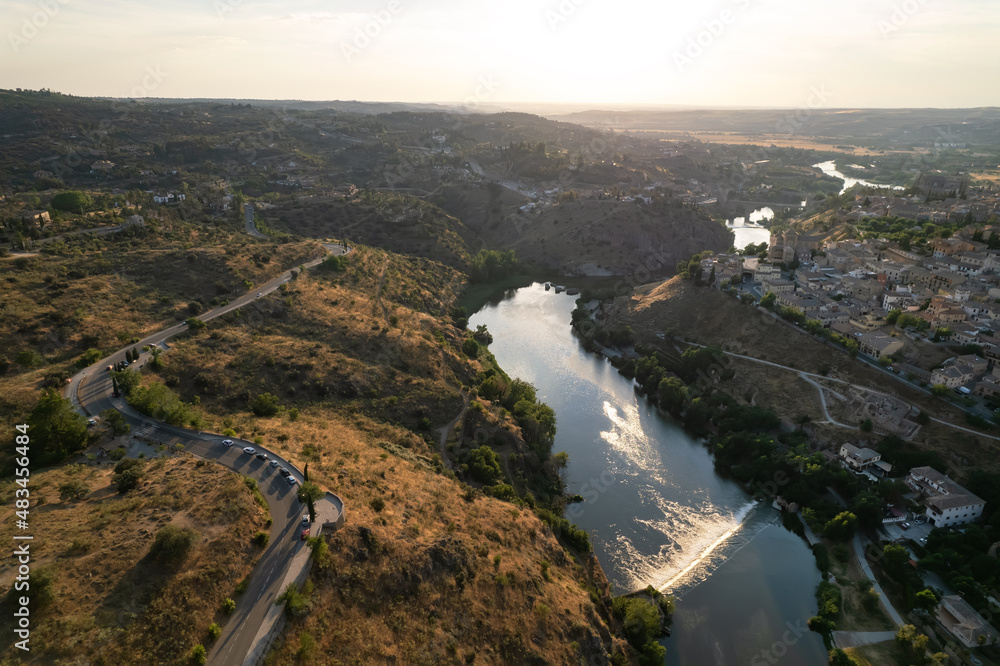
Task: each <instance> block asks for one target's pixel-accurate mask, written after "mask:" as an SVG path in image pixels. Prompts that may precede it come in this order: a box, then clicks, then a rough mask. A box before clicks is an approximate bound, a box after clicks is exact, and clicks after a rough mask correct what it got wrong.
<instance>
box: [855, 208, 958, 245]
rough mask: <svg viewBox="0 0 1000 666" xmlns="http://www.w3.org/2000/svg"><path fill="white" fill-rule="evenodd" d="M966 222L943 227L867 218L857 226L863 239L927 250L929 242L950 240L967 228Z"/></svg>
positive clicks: (932, 224)
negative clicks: (956, 233)
mask: <svg viewBox="0 0 1000 666" xmlns="http://www.w3.org/2000/svg"><path fill="white" fill-rule="evenodd" d="M966 223H967V222H966V221H964V220H963V221H960V222H958V223H955V224H951V223H946V224H943V225H938V224H934V223H933V222H915V221H914V220H908V219H906V218H903V217H898V216H889V217H866V218H862V219H861V220H859V221H858V222H857V223H856V224H855V228H856V229H857V231H858V232H859V233H860V236H861V238H862V239H868V238H885V239H887V240H890V241H893V242H896V243H899V246H900V247H901V248H902V249H904V250H911V249H913V250H920V251H923V250H926V245H927V243H928V241H930V240H933V239H935V238H950V237H951V236H952V234H953V233H954V232H955V231H957V230H958V229H961V228H962V227H964V226H966Z"/></svg>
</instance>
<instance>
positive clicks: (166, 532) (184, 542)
mask: <svg viewBox="0 0 1000 666" xmlns="http://www.w3.org/2000/svg"><path fill="white" fill-rule="evenodd" d="M197 540H198V533H197V532H195V531H194V530H192V529H187V528H180V527H177V526H176V525H164V526H163V527H162V528H160V531H159V532H157V533H156V539H155V540H154V541H153V545H152V547H151V548H150V549H149V554H150V555H152V556H153V558H154V559H156V560H157V561H159V562H162V563H164V564H167V565H177V564H180V563H181V562H183V561H184V560H186V559H187V557H188V555H190V553H191V549H192V548H194V544H195V542H196V541H197Z"/></svg>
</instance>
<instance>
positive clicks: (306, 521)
mask: <svg viewBox="0 0 1000 666" xmlns="http://www.w3.org/2000/svg"><path fill="white" fill-rule="evenodd" d="M309 523H310V520H309V514H308V513H303V514H302V524H303V525H308V524H309Z"/></svg>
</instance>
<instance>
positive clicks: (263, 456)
mask: <svg viewBox="0 0 1000 666" xmlns="http://www.w3.org/2000/svg"><path fill="white" fill-rule="evenodd" d="M257 460H263V461H264V462H267V454H266V453H258V454H257Z"/></svg>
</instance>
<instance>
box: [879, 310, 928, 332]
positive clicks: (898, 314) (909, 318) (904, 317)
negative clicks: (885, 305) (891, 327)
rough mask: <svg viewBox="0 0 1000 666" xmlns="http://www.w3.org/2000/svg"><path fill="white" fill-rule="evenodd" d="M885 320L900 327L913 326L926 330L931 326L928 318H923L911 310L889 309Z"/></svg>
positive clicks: (913, 327) (918, 329)
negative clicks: (910, 311)
mask: <svg viewBox="0 0 1000 666" xmlns="http://www.w3.org/2000/svg"><path fill="white" fill-rule="evenodd" d="M885 321H886V323H887V324H895V325H896V327H898V328H903V329H905V328H912V329H915V330H917V331H926V330H928V329H929V328H930V326H931V325H930V322H928V321H927V320H926V319H922V318H921V317H918V316H916V315H915V314H912V313H909V312H903V311H902V310H889V314H888V315H886V317H885Z"/></svg>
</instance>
